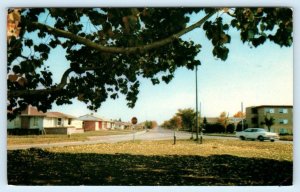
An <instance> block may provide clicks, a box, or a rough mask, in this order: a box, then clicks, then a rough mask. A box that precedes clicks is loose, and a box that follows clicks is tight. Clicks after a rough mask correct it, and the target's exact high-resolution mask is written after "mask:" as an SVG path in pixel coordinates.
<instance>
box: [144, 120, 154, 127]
mask: <svg viewBox="0 0 300 192" xmlns="http://www.w3.org/2000/svg"><path fill="white" fill-rule="evenodd" d="M144 125H145V127H146V128H147V129H151V128H152V121H145V124H144Z"/></svg>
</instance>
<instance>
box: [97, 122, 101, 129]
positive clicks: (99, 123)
mask: <svg viewBox="0 0 300 192" xmlns="http://www.w3.org/2000/svg"><path fill="white" fill-rule="evenodd" d="M98 127H99V129H102V123H101V121H98Z"/></svg>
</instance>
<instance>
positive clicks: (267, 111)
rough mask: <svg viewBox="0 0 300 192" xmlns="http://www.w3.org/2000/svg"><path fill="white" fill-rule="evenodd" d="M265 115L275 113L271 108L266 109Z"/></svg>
mask: <svg viewBox="0 0 300 192" xmlns="http://www.w3.org/2000/svg"><path fill="white" fill-rule="evenodd" d="M265 112H266V113H275V110H274V109H273V108H267V109H265Z"/></svg>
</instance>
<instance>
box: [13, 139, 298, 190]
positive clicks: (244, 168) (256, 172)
mask: <svg viewBox="0 0 300 192" xmlns="http://www.w3.org/2000/svg"><path fill="white" fill-rule="evenodd" d="M292 152H293V144H287V143H279V142H275V143H271V142H256V141H239V140H212V139H211V140H210V139H207V140H204V143H203V144H196V143H195V142H193V141H190V140H179V141H178V142H177V144H176V145H172V141H136V142H135V143H132V142H121V143H113V144H96V145H83V146H69V147H55V148H49V149H45V150H42V149H28V150H15V151H8V182H9V184H13V185H123V186H128V185H144V186H161V185H162V186H165V185H166V186H174V185H183V186H188V185H196V186H199V185H200V186H201V185H238V186H244V185H276V186H278V185H291V184H292V175H293V153H292Z"/></svg>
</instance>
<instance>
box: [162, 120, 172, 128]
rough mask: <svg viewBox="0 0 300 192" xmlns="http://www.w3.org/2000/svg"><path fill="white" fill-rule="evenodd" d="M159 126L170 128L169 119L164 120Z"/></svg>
mask: <svg viewBox="0 0 300 192" xmlns="http://www.w3.org/2000/svg"><path fill="white" fill-rule="evenodd" d="M161 127H163V128H166V129H171V124H170V121H169V120H167V121H164V122H163V123H162V124H161Z"/></svg>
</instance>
